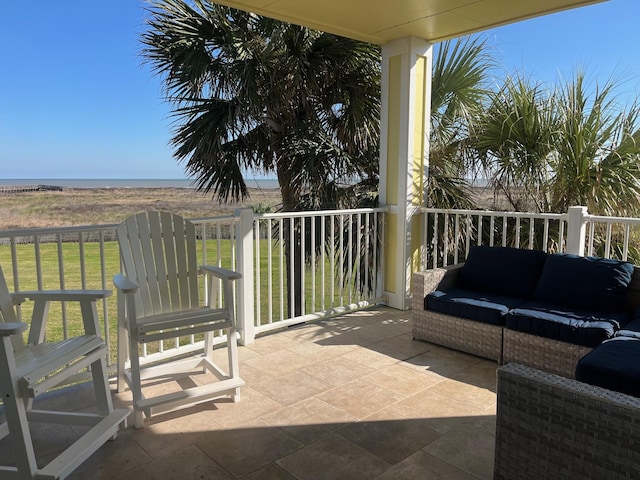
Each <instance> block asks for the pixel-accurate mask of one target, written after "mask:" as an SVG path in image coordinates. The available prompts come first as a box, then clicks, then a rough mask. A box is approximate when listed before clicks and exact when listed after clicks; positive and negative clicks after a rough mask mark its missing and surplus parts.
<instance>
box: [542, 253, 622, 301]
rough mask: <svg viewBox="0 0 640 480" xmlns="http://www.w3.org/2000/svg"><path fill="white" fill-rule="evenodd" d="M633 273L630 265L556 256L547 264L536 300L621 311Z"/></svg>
mask: <svg viewBox="0 0 640 480" xmlns="http://www.w3.org/2000/svg"><path fill="white" fill-rule="evenodd" d="M632 274H633V265H632V264H631V263H629V262H621V261H619V260H611V259H606V258H599V257H579V256H577V255H569V254H564V253H556V254H554V255H549V258H547V261H546V262H545V264H544V268H543V270H542V274H541V275H540V281H539V282H538V286H537V288H536V291H535V298H536V300H541V301H544V302H550V303H556V304H558V305H564V306H567V307H573V308H580V309H583V310H593V311H603V312H622V311H624V310H625V306H626V297H627V287H628V286H629V283H630V282H631V275H632Z"/></svg>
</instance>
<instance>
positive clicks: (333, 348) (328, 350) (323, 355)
mask: <svg viewBox="0 0 640 480" xmlns="http://www.w3.org/2000/svg"><path fill="white" fill-rule="evenodd" d="M356 348H357V347H356V346H355V345H323V344H320V343H318V342H304V343H300V344H299V345H294V346H292V347H290V348H289V350H290V351H292V352H294V353H297V354H298V355H302V356H303V357H307V358H310V359H312V360H314V361H316V362H317V361H323V360H330V359H332V358H334V357H337V356H339V355H342V354H345V353H348V352H351V351H353V350H355V349H356Z"/></svg>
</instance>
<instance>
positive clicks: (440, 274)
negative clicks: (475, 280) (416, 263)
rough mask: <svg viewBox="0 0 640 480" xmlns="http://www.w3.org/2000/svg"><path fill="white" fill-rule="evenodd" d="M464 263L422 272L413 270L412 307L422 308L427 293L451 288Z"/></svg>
mask: <svg viewBox="0 0 640 480" xmlns="http://www.w3.org/2000/svg"><path fill="white" fill-rule="evenodd" d="M463 265H464V263H459V264H457V265H450V266H448V267H443V268H434V269H432V270H426V271H424V272H415V273H414V274H413V277H412V278H411V280H412V287H411V294H412V302H411V303H412V305H411V306H412V308H413V309H414V310H415V309H420V310H424V304H423V302H424V297H426V296H427V294H429V293H431V292H433V291H435V290H439V289H444V288H451V287H453V286H455V284H456V281H457V279H458V273H459V272H460V269H461V268H462V266H463Z"/></svg>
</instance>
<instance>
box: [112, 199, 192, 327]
mask: <svg viewBox="0 0 640 480" xmlns="http://www.w3.org/2000/svg"><path fill="white" fill-rule="evenodd" d="M117 237H118V243H119V245H120V254H121V258H122V263H123V266H124V271H125V274H126V275H127V277H128V278H129V279H130V280H132V281H133V282H135V283H137V284H138V286H139V291H138V295H136V311H137V315H138V316H139V317H144V316H149V315H157V314H160V313H169V312H177V311H183V310H189V309H192V308H197V307H198V296H199V290H198V275H197V273H198V272H197V271H198V261H197V252H196V245H197V242H196V232H195V227H194V225H193V224H192V223H191V222H189V221H188V220H185V219H184V218H182V217H181V216H179V215H175V214H171V213H169V212H153V211H152V212H143V213H139V214H137V215H134V216H132V217H129V218H128V219H127V220H125V221H124V222H123V223H122V224H121V225H120V226H119V227H118V229H117Z"/></svg>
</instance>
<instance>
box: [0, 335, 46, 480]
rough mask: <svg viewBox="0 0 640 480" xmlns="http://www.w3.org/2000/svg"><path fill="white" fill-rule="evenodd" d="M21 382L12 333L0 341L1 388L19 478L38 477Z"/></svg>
mask: <svg viewBox="0 0 640 480" xmlns="http://www.w3.org/2000/svg"><path fill="white" fill-rule="evenodd" d="M17 383H18V382H17V372H16V364H15V360H14V358H13V344H12V343H11V339H10V338H9V337H3V338H2V342H0V390H1V391H2V392H3V397H2V400H3V404H4V409H5V416H6V417H7V425H8V427H9V435H10V436H11V442H12V445H13V455H14V458H15V461H16V465H17V468H18V476H19V478H34V477H35V473H36V470H37V469H38V465H37V463H36V455H35V452H34V450H33V442H32V440H31V433H30V432H29V423H28V421H27V412H26V409H25V402H24V399H23V398H21V396H20V394H19V392H18V391H17V390H16V385H17Z"/></svg>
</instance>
